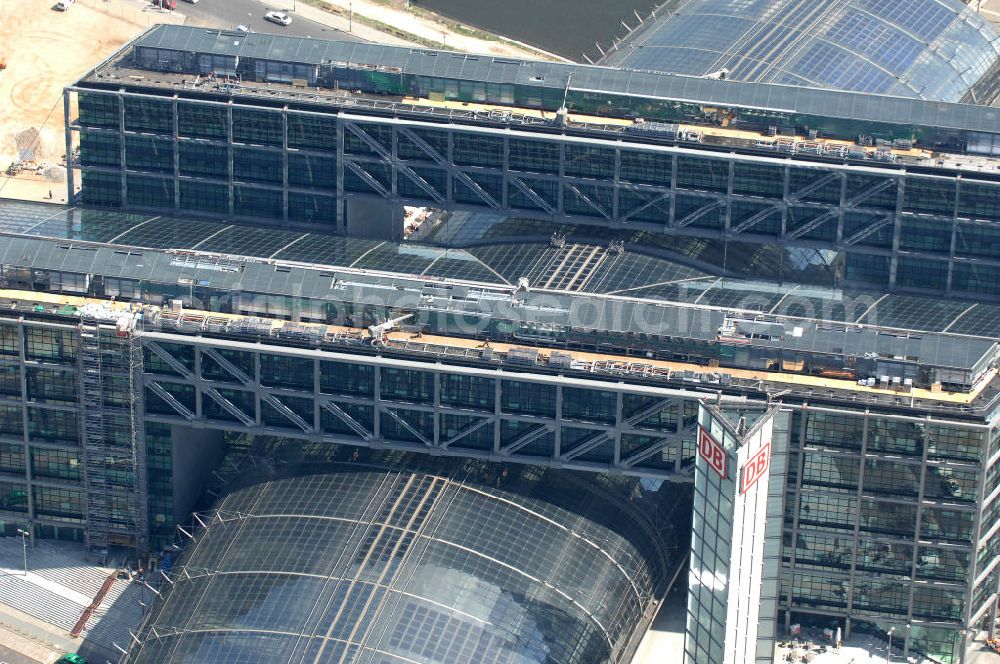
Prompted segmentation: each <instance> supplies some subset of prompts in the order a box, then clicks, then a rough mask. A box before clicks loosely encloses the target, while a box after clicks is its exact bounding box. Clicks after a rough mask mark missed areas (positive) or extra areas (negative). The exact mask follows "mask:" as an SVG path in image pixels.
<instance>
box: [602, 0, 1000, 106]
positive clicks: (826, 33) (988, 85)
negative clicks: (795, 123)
mask: <svg viewBox="0 0 1000 664" xmlns="http://www.w3.org/2000/svg"><path fill="white" fill-rule="evenodd" d="M998 39H1000V37H998V34H997V32H996V30H994V28H993V27H992V26H991V25H990V24H989V22H988V21H987V20H986V18H984V17H983V16H981V15H979V14H977V13H976V12H975V11H974V10H973V9H970V8H968V7H966V6H965V5H964V4H962V3H961V2H959V0H689V1H688V2H686V3H684V4H683V5H681V6H680V8H679V9H678V10H677V11H675V12H673V13H671V14H668V15H665V16H662V17H660V18H658V19H656V21H655V22H654V23H653V24H651V25H649V26H648V27H645V28H641V29H640V30H639V31H637V32H636V33H634V34H633V35H632V36H631V37H629V38H627V39H626V40H625V42H623V43H622V44H620V45H619V49H618V51H616V52H614V53H612V54H610V55H609V56H608V57H607V58H606V60H605V61H604V64H612V65H616V66H622V67H627V68H632V69H646V70H655V71H661V72H671V73H677V74H687V75H692V76H704V75H707V74H711V73H713V72H718V71H720V70H722V69H726V70H728V74H727V76H728V78H732V79H736V80H740V81H755V82H768V83H784V84H790V85H800V86H809V87H822V88H832V89H840V90H853V91H859V92H871V93H878V94H888V95H894V96H900V97H918V98H922V99H931V100H938V101H968V102H975V103H984V102H988V101H989V100H990V99H992V97H993V96H994V95H995V94H996V93H995V89H994V88H995V79H996V70H997V66H996V63H997V59H998V58H997V56H998V54H1000V41H998ZM984 97H987V99H984Z"/></svg>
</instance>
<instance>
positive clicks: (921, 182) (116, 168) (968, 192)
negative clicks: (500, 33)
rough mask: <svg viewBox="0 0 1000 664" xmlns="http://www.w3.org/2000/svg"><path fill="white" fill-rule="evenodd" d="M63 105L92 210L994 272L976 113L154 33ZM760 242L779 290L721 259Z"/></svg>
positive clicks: (979, 111)
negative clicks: (451, 214)
mask: <svg viewBox="0 0 1000 664" xmlns="http://www.w3.org/2000/svg"><path fill="white" fill-rule="evenodd" d="M799 4H802V3H799ZM962 17H963V18H962V21H967V20H971V19H969V17H968V16H967V14H965V13H963V14H962ZM958 24H959V23H957V24H956V25H958ZM960 24H962V25H965V23H964V22H960ZM822 43H824V44H825V43H826V42H822ZM991 48H992V47H991ZM982 57H985V56H982ZM921 61H922V60H921ZM961 69H963V70H966V71H969V70H968V69H967V68H966V67H965V66H962V67H961ZM937 80H943V79H937ZM914 85H916V83H914ZM560 109H565V112H560ZM66 110H67V119H68V124H67V147H68V151H69V153H70V154H77V155H78V158H77V162H76V163H77V164H78V165H79V166H80V170H81V180H80V184H81V185H82V190H81V191H80V192H79V194H78V192H77V191H76V189H75V184H74V183H73V182H71V183H70V185H69V186H70V189H71V190H72V191H71V193H70V196H71V199H73V200H78V201H79V202H81V203H82V204H84V205H88V206H95V207H104V208H114V209H120V210H128V211H137V212H142V211H148V212H160V213H162V214H173V215H185V216H203V217H206V218H212V217H214V218H223V219H236V220H244V221H251V222H254V223H258V224H267V225H272V226H276V227H281V228H285V229H293V230H311V231H315V232H324V233H334V234H346V235H348V236H352V237H356V236H359V235H363V236H368V237H377V238H379V239H401V238H402V235H403V221H402V217H403V213H402V210H403V206H404V205H416V206H427V207H431V208H439V209H445V210H464V211H469V212H473V213H476V212H478V213H484V212H486V213H497V214H506V215H513V216H517V217H520V218H526V219H535V220H537V221H538V222H539V224H538V226H539V227H540V228H543V229H544V228H545V226H546V223H547V224H548V232H547V233H546V234H548V233H551V232H553V231H554V230H557V228H558V227H561V226H566V227H569V228H570V229H573V230H576V231H578V232H582V233H589V234H592V235H598V236H599V235H601V234H607V233H608V232H609V231H611V232H615V231H620V230H633V231H636V232H641V233H644V234H646V235H649V236H651V238H652V239H651V240H650V242H649V243H648V244H651V245H655V244H656V243H657V241H659V243H660V244H679V245H682V246H683V245H690V244H693V245H696V246H697V247H706V246H708V247H712V248H713V252H714V253H718V254H720V255H726V256H729V255H732V256H734V257H736V258H733V259H731V260H733V261H735V263H736V264H733V265H728V264H727V265H726V269H727V272H728V274H730V275H733V276H736V275H739V274H741V273H742V274H744V275H746V276H752V277H753V278H761V277H763V278H775V279H777V280H779V281H796V282H797V281H802V280H807V281H809V280H814V279H817V278H818V276H817V275H816V274H814V272H815V270H813V269H810V268H812V267H814V266H817V265H819V266H822V268H823V272H824V273H825V275H827V277H828V279H829V280H830V281H833V282H834V283H835V284H836V285H838V286H841V285H846V286H851V287H861V288H874V289H894V290H911V291H924V292H935V293H953V294H955V295H960V296H966V297H980V298H982V297H994V294H993V293H992V290H993V287H992V284H994V283H996V282H997V281H998V280H1000V242H998V238H1000V231H997V230H996V221H997V220H998V217H1000V212H998V210H1000V189H998V187H997V185H996V182H995V178H994V177H993V175H995V173H996V170H997V163H998V162H997V161H996V160H995V159H994V156H995V155H996V154H997V153H998V152H1000V147H998V146H1000V140H998V138H997V131H996V118H995V111H994V110H993V109H991V108H989V107H986V106H973V105H969V104H960V103H944V102H935V101H927V100H922V99H908V98H904V97H898V96H884V95H873V94H868V93H864V92H853V91H834V90H828V89H812V88H805V87H795V86H790V85H778V84H774V83H758V82H746V83H744V82H735V81H719V80H709V79H698V78H690V77H683V76H674V75H667V74H660V73H657V72H648V71H631V70H622V69H615V68H610V67H595V66H580V65H566V64H554V63H542V62H532V61H515V60H505V59H502V58H491V57H485V56H471V55H461V54H454V53H447V52H440V53H439V52H435V51H423V50H417V49H407V48H399V47H387V46H376V45H367V44H366V45H359V44H355V43H342V42H326V41H318V40H306V39H297V38H290V37H281V36H272V35H256V34H242V33H240V34H235V33H227V32H224V31H212V30H204V29H200V28H185V27H180V26H157V27H154V28H152V29H151V30H150V31H148V32H147V33H145V34H144V35H143V36H142V37H140V38H139V39H137V40H136V41H135V42H133V43H131V44H129V45H127V46H126V47H125V48H124V49H123V50H122V51H121V52H119V53H118V54H116V55H115V56H114V57H112V58H111V59H110V60H109V61H108V62H106V63H104V64H102V65H101V66H99V67H98V68H96V69H95V70H93V71H92V72H90V73H88V74H87V75H86V76H84V77H83V78H82V79H81V80H80V81H79V82H78V83H77V84H76V85H74V86H71V87H69V88H67V91H66ZM372 219H378V220H379V221H378V223H375V222H373V221H372ZM541 232H544V231H541ZM776 244H780V248H775V245H776ZM761 252H771V253H772V254H773V256H772V257H771V258H772V261H776V262H778V263H779V264H780V265H781V269H780V271H779V274H778V275H777V276H776V275H774V274H772V273H771V272H770V271H763V272H761V271H759V270H758V268H755V267H753V266H747V265H745V264H740V259H739V258H738V257H740V256H743V255H745V254H747V253H761ZM751 271H752V272H753V274H752V275H750V274H747V273H748V272H751Z"/></svg>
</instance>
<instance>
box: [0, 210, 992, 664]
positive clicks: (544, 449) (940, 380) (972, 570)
mask: <svg viewBox="0 0 1000 664" xmlns="http://www.w3.org/2000/svg"><path fill="white" fill-rule="evenodd" d="M0 223H2V224H3V227H4V229H5V230H6V232H7V233H8V238H9V242H8V243H7V247H6V248H5V249H4V250H3V254H2V256H0V278H2V280H3V286H4V289H3V290H2V292H0V301H2V303H3V306H2V307H0V339H4V340H5V341H4V342H3V346H2V348H3V354H2V357H0V366H2V367H3V373H4V375H5V376H6V377H7V379H6V380H5V383H4V384H5V385H6V386H7V387H6V389H4V391H3V394H2V397H0V406H2V410H0V413H2V418H0V430H2V432H3V433H2V436H0V443H2V444H3V450H4V453H3V457H2V458H3V460H4V463H5V464H6V465H5V470H4V471H3V478H2V481H3V482H4V484H3V492H4V495H5V497H6V501H5V502H4V504H3V505H2V507H0V518H2V519H3V521H4V524H5V527H7V528H8V529H13V528H17V527H24V525H25V524H26V523H30V524H31V525H32V527H33V528H34V531H35V533H36V535H38V536H41V537H59V538H67V539H74V540H82V541H84V542H85V543H87V544H88V545H90V546H91V547H92V548H96V549H103V548H105V547H114V546H127V547H135V548H148V549H152V550H156V549H160V548H162V547H164V546H167V545H169V544H170V543H171V542H173V541H174V538H175V537H176V535H177V530H176V525H177V524H181V523H183V522H184V521H185V519H186V518H187V515H188V514H189V512H190V510H191V509H192V507H193V506H194V504H195V503H196V501H197V498H198V496H199V495H200V488H201V486H202V484H203V480H204V479H205V477H206V476H207V475H208V473H209V472H210V470H211V469H213V468H214V467H216V465H217V464H218V463H219V461H220V460H221V458H222V456H223V454H224V452H225V437H226V436H228V435H232V434H252V435H269V436H279V437H281V438H283V439H286V440H289V441H293V443H294V442H295V441H298V444H303V445H305V444H308V445H312V446H317V447H319V448H323V447H324V446H326V447H329V448H330V449H333V448H334V447H337V446H342V445H352V446H356V447H361V448H367V447H374V448H382V449H392V450H399V451H405V452H410V453H416V454H422V455H428V454H430V455H431V456H428V457H427V458H428V459H429V463H433V460H435V459H436V460H438V461H440V462H441V463H445V462H449V463H450V462H451V461H448V460H449V459H472V460H479V461H483V462H485V461H494V462H495V461H500V462H502V463H505V464H508V465H509V467H510V468H518V469H519V468H521V467H541V468H546V467H554V468H559V469H563V470H576V471H582V472H585V473H589V477H592V478H593V479H594V481H601V478H605V477H607V474H608V473H609V472H610V473H611V474H612V475H611V476H619V477H630V478H640V479H641V480H642V481H643V482H645V483H646V485H648V486H654V485H656V483H659V482H666V483H671V484H675V483H676V484H680V485H682V486H683V485H687V484H691V483H692V481H693V477H694V475H696V473H697V468H696V466H697V463H698V461H697V460H698V459H699V457H698V452H697V449H698V444H697V442H698V441H697V425H698V418H699V409H701V408H704V407H705V406H706V402H707V404H708V405H712V404H713V403H714V402H715V400H716V399H717V398H718V397H716V395H719V394H721V395H722V396H723V398H724V403H723V406H725V405H726V403H727V402H726V401H725V400H727V399H734V400H736V403H745V404H747V406H746V407H747V408H748V409H749V410H751V411H752V410H753V408H752V406H755V405H756V406H760V407H765V406H766V405H767V403H768V402H769V401H770V403H771V404H772V405H778V406H780V408H781V410H782V417H784V418H787V421H788V424H787V426H784V427H780V428H776V430H778V431H782V432H785V433H784V434H783V435H784V438H785V439H784V440H781V439H778V438H776V439H775V440H774V441H773V442H774V445H775V449H777V446H778V444H779V442H780V443H782V444H783V445H784V449H785V450H786V459H787V460H786V462H785V463H786V466H787V471H785V472H784V473H780V472H777V471H775V468H778V465H777V461H775V462H774V465H772V466H771V472H772V474H771V479H772V480H774V485H773V486H772V487H771V489H772V490H778V494H779V495H777V496H776V497H773V499H774V500H775V501H777V502H778V503H780V504H781V505H782V506H781V509H780V510H779V511H778V514H777V515H772V517H771V518H769V519H768V521H767V524H766V526H765V527H766V531H765V532H766V533H773V534H768V535H767V544H768V545H769V546H772V547H778V548H779V550H780V560H779V559H778V557H777V555H778V554H777V553H776V552H774V551H772V553H771V555H772V561H773V563H774V566H775V569H776V574H777V578H778V579H779V581H778V582H775V583H770V584H763V585H764V587H765V588H771V589H773V593H774V597H773V598H772V601H773V604H774V606H775V611H774V612H773V615H772V616H770V619H771V620H773V621H774V623H775V624H776V625H777V627H776V630H777V635H778V636H780V635H781V634H783V633H784V629H785V628H786V627H787V626H788V625H791V624H796V623H798V624H814V625H820V626H827V625H830V624H836V625H838V626H840V627H842V629H843V630H844V633H845V634H852V633H856V632H871V633H874V634H883V635H884V634H886V633H887V632H888V630H889V629H893V628H894V632H893V634H894V636H893V644H894V645H895V646H897V647H898V648H900V649H901V650H905V651H906V652H907V653H909V654H910V655H912V656H914V657H916V656H922V657H926V658H927V659H928V660H930V661H937V662H960V661H961V657H962V655H963V653H964V652H965V646H964V643H965V640H968V639H971V638H972V636H974V635H976V634H980V633H981V632H982V631H986V632H988V631H989V629H990V626H991V625H992V623H993V621H994V620H995V617H996V616H995V606H996V600H997V588H998V583H1000V576H998V569H1000V567H998V565H1000V557H998V551H997V549H996V546H995V541H996V534H997V529H998V526H997V521H998V510H1000V463H998V459H1000V431H998V406H1000V397H998V394H1000V392H998V390H997V387H996V380H997V379H996V378H995V374H996V366H997V339H1000V323H998V321H1000V316H998V315H997V314H998V310H1000V306H998V305H994V304H990V303H988V302H974V303H970V302H968V301H959V300H956V301H951V302H943V301H937V300H933V299H930V298H921V297H919V296H914V295H901V294H888V295H884V296H883V297H878V298H870V299H864V298H863V297H862V295H860V294H857V293H851V292H845V291H837V290H819V289H813V290H810V289H808V288H807V287H805V286H800V287H799V289H798V291H799V295H797V296H796V295H792V296H788V294H787V293H783V292H780V291H775V290H774V289H771V288H770V287H769V285H768V284H766V283H764V282H756V283H755V282H749V281H743V282H740V281H737V280H725V281H723V280H720V279H718V278H717V277H715V276H712V275H711V274H707V273H706V274H701V276H698V275H697V273H692V272H689V271H685V269H682V267H681V266H678V265H677V264H676V263H671V262H670V261H669V260H667V259H665V258H662V257H661V258H654V257H651V256H643V255H641V254H637V253H634V252H632V251H629V250H626V251H624V252H623V253H621V254H617V253H616V252H610V251H609V252H606V253H604V254H602V253H601V247H600V246H598V245H586V244H582V243H573V242H570V241H568V242H567V245H566V246H563V247H556V246H553V245H552V244H551V243H550V242H549V241H548V240H544V241H542V242H540V243H537V244H525V245H515V246H514V247H513V248H516V251H511V249H512V247H511V246H510V245H509V244H507V243H506V242H505V237H504V236H503V234H499V235H498V236H497V237H496V239H495V240H494V241H495V242H497V244H496V245H495V246H492V247H490V246H481V247H479V248H476V249H472V248H470V249H468V250H455V249H445V248H441V247H432V246H429V245H421V244H413V243H400V244H395V245H394V244H392V243H383V242H379V241H370V240H358V239H351V238H343V237H332V236H329V235H325V234H316V233H309V232H305V231H302V232H299V233H294V232H290V231H287V230H279V229H249V228H247V227H237V226H232V225H231V224H228V223H222V222H214V221H207V220H194V219H184V218H169V217H162V216H158V215H152V214H151V215H148V216H143V215H135V214H127V213H121V212H108V211H98V210H91V209H78V208H53V207H52V206H49V205H43V204H21V203H4V204H3V205H0ZM506 223H507V222H504V223H503V224H499V225H494V226H491V228H493V229H494V230H495V229H497V228H502V227H505V224H506ZM116 238H117V239H116ZM213 243H217V244H213ZM196 245H200V246H201V249H194V248H193V247H194V246H196ZM156 247H159V248H156ZM580 255H585V256H599V255H601V256H604V259H603V260H601V261H596V260H595V261H593V262H587V261H582V262H581V261H577V260H574V259H573V258H572V257H573V256H580ZM324 257H330V259H329V260H330V262H331V263H333V264H328V263H326V262H325V259H324ZM533 261H541V263H542V264H544V265H549V266H550V267H549V268H546V270H549V271H545V270H542V271H541V272H538V270H541V268H536V267H532V265H533ZM350 266H353V267H350ZM553 266H555V267H553ZM558 266H561V267H558ZM390 267H391V268H393V269H394V270H395V272H387V271H386V268H390ZM557 267H558V269H557ZM640 268H641V269H640ZM670 270H676V272H675V273H673V274H675V276H676V278H677V279H679V280H682V281H683V282H684V283H685V284H688V285H689V286H688V288H687V289H685V290H670V289H669V288H665V286H664V284H662V283H661V281H662V279H663V276H664V275H665V274H670V273H671V272H670ZM404 272H406V273H408V274H404ZM525 273H530V274H540V275H541V276H540V277H539V283H542V284H543V286H539V287H536V288H524V287H523V286H519V285H518V284H517V276H516V275H518V274H525ZM546 274H548V275H549V276H548V277H545V275H546ZM449 275H452V276H449ZM463 275H467V276H463ZM498 275H501V276H498ZM502 275H507V277H510V278H504V277H503V276H502ZM542 277H544V279H543V278H542ZM697 283H701V284H702V286H701V287H700V288H693V287H691V286H690V284H697ZM545 284H548V286H547V287H546V286H545ZM580 284H583V286H582V287H581V286H580ZM853 298H857V300H858V301H857V302H856V303H854V304H856V305H857V306H849V305H851V300H852V299H853ZM824 303H825V304H824ZM779 304H780V305H781V306H779ZM765 305H766V308H765V309H764V312H762V311H761V308H762V307H765ZM785 305H787V306H785ZM807 307H808V308H807ZM807 311H808V312H816V311H822V312H826V313H824V314H823V316H824V319H823V320H816V319H815V318H811V317H808V316H804V315H803V314H804V313H806V312H807ZM768 312H773V313H768ZM810 315H811V314H810ZM399 319H402V320H399ZM397 320H398V322H396V323H395V324H394V325H392V326H390V327H389V328H384V327H383V328H381V329H380V328H379V326H380V325H381V324H383V323H385V322H387V321H397ZM95 331H96V332H97V333H98V334H96V336H95V335H94V333H95ZM95 369H96V370H97V373H96V374H95ZM95 376H100V379H101V380H100V381H99V382H95V380H94V378H95ZM56 377H58V380H55V378H56ZM129 409H132V410H129ZM130 413H131V414H130ZM98 423H102V425H103V432H104V433H103V434H101V431H102V429H100V428H97V425H98ZM112 432H114V434H113V435H112ZM120 432H124V433H120ZM733 463H734V464H737V462H735V461H734V462H733ZM739 463H743V462H742V461H739ZM734 467H735V466H734ZM510 472H514V471H510ZM517 472H520V471H519V470H518V471H517ZM733 477H735V476H733ZM779 477H780V478H781V481H780V482H779V481H778V479H776V478H779ZM101 478H105V479H104V481H103V482H101ZM584 481H586V480H584ZM730 483H732V481H731V482H730ZM695 488H696V489H697V485H696V487H695ZM779 489H780V490H779ZM696 523H701V522H698V521H696ZM782 533H783V534H782ZM695 534H697V535H698V537H703V536H704V535H705V533H704V532H701V529H700V528H696V533H695ZM763 605H764V604H763V603H762V604H761V606H763ZM765 613H767V611H765ZM744 618H745V617H744ZM728 619H729V618H728V616H727V620H728ZM761 619H762V620H763V617H762V618H761ZM761 638H764V639H765V640H766V639H767V638H769V637H768V635H761ZM699 644H700V645H699ZM702 646H704V647H705V648H709V647H710V645H708V644H707V643H706V642H703V640H702V639H701V638H696V639H695V640H693V641H692V643H691V647H692V648H698V647H702Z"/></svg>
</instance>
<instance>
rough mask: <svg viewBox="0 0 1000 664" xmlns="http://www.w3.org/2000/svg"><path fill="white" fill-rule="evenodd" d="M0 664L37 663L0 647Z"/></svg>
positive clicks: (4, 647) (37, 662) (25, 656)
mask: <svg viewBox="0 0 1000 664" xmlns="http://www.w3.org/2000/svg"><path fill="white" fill-rule="evenodd" d="M0 664H39V661H38V660H37V659H33V658H31V657H28V656H27V655H22V654H20V653H17V652H15V651H13V650H11V649H10V648H8V647H6V646H0Z"/></svg>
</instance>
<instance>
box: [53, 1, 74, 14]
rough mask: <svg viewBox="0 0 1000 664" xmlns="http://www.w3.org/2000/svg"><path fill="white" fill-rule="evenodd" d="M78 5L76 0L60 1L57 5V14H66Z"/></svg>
mask: <svg viewBox="0 0 1000 664" xmlns="http://www.w3.org/2000/svg"><path fill="white" fill-rule="evenodd" d="M74 3H76V0H59V2H57V3H56V6H55V10H56V11H57V12H64V11H66V10H67V9H69V8H70V7H72V6H73V5H74Z"/></svg>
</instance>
